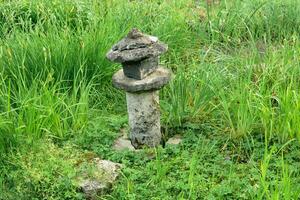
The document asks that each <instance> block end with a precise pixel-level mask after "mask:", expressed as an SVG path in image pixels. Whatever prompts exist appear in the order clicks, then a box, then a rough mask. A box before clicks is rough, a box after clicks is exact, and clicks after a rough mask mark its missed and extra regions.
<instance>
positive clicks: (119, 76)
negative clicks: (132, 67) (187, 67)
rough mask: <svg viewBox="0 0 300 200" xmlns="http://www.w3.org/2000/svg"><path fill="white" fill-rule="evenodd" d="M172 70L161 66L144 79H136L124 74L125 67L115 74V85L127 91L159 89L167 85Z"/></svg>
mask: <svg viewBox="0 0 300 200" xmlns="http://www.w3.org/2000/svg"><path fill="white" fill-rule="evenodd" d="M171 75H172V73H171V71H170V70H169V69H166V68H163V67H159V68H158V69H157V70H156V71H154V72H152V73H151V74H150V75H149V76H147V77H145V78H144V79H142V80H136V79H133V78H129V77H127V76H125V75H124V72H123V69H121V70H119V71H118V72H116V73H115V74H114V75H113V78H112V79H113V85H114V86H115V87H117V88H119V89H122V90H125V91H127V92H133V93H134V92H142V91H149V90H158V89H160V88H162V87H163V86H164V85H166V84H167V83H168V82H169V81H170V79H171Z"/></svg>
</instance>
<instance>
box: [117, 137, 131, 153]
mask: <svg viewBox="0 0 300 200" xmlns="http://www.w3.org/2000/svg"><path fill="white" fill-rule="evenodd" d="M113 149H114V150H116V151H124V150H130V151H135V148H134V147H133V146H132V144H131V141H130V140H129V139H125V138H123V137H121V138H118V139H117V140H116V141H115V143H114V146H113Z"/></svg>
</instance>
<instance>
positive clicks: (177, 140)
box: [166, 135, 182, 145]
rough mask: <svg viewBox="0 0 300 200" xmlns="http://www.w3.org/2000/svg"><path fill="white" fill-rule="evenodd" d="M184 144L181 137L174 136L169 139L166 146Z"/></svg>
mask: <svg viewBox="0 0 300 200" xmlns="http://www.w3.org/2000/svg"><path fill="white" fill-rule="evenodd" d="M181 142H182V138H181V135H174V136H173V137H171V138H169V139H168V141H167V142H166V144H170V145H178V144H180V143H181Z"/></svg>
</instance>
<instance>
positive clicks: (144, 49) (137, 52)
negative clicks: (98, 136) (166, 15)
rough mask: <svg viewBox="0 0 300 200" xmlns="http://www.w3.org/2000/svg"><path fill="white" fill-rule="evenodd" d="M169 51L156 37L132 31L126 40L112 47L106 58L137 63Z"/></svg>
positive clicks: (135, 30)
mask: <svg viewBox="0 0 300 200" xmlns="http://www.w3.org/2000/svg"><path fill="white" fill-rule="evenodd" d="M167 50H168V46H167V45H166V44H163V43H162V42H159V41H158V39H157V38H156V37H154V36H149V35H146V34H143V33H141V32H140V31H139V30H137V29H132V30H131V31H130V32H129V33H128V35H127V36H126V37H125V38H124V39H122V40H121V41H120V42H118V43H117V44H115V45H114V46H113V47H112V49H111V50H110V51H109V52H108V53H107V54H106V57H107V58H108V59H109V60H111V61H113V62H119V63H124V62H136V61H141V60H143V59H146V58H150V57H157V56H159V55H160V54H163V53H165V52H166V51H167Z"/></svg>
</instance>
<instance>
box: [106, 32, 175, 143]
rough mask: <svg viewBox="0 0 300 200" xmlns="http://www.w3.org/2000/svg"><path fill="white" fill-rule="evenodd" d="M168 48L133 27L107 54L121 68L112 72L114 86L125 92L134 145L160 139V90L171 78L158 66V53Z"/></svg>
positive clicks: (168, 72)
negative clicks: (119, 64) (120, 65)
mask: <svg viewBox="0 0 300 200" xmlns="http://www.w3.org/2000/svg"><path fill="white" fill-rule="evenodd" d="M167 49H168V47H167V45H166V44H163V43H162V42H160V41H158V38H157V37H154V36H150V35H146V34H143V33H141V32H140V31H139V30H138V29H132V30H131V31H130V32H129V33H128V35H127V36H126V37H125V38H124V39H122V40H121V41H120V42H118V43H117V44H115V45H114V46H113V47H112V49H111V50H110V51H109V52H108V53H107V55H106V56H107V58H108V59H109V60H111V61H113V62H118V63H121V64H122V67H123V69H120V70H119V71H118V72H116V73H115V74H114V75H113V85H114V86H115V87H116V88H119V89H121V90H125V91H126V100H127V110H128V118H129V126H130V140H131V144H132V145H133V146H134V147H135V148H141V147H143V146H148V147H155V146H157V145H159V144H160V142H161V138H162V136H161V130H160V108H159V89H161V88H162V87H163V86H164V85H166V84H167V83H168V82H169V81H170V79H171V71H170V70H168V69H166V68H163V67H162V66H160V65H159V55H161V54H163V53H165V52H166V51H167Z"/></svg>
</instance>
